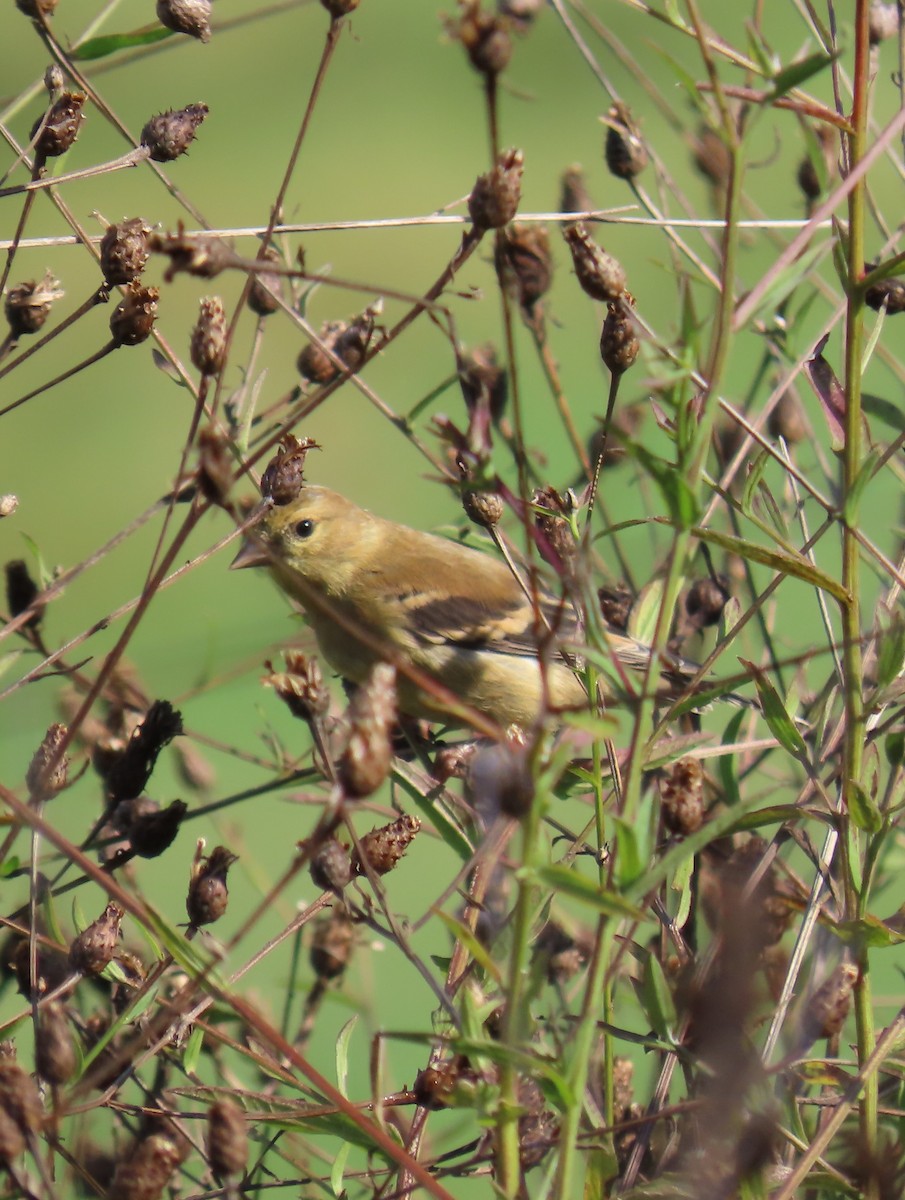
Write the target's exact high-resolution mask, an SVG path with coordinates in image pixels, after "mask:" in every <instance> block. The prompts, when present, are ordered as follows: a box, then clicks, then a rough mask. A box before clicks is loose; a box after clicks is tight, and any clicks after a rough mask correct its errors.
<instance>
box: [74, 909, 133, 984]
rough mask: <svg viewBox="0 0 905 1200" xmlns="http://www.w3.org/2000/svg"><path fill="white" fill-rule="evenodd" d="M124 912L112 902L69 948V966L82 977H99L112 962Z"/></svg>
mask: <svg viewBox="0 0 905 1200" xmlns="http://www.w3.org/2000/svg"><path fill="white" fill-rule="evenodd" d="M125 915H126V914H125V910H124V909H122V908H120V906H119V905H118V904H114V903H113V902H112V901H111V903H110V904H108V905H107V907H106V908H105V909H104V911H103V913H102V914H101V915H100V916H99V917H98V918H97V920H96V921H92V923H91V924H90V925H89V926H88V928H87V929H85V930H83V932H82V933H80V934H79V935H78V937H77V938H75V940H74V941H73V942H72V944H71V945H70V947H69V965H70V966H71V967H72V969H73V970H74V971H79V972H81V974H83V975H100V973H101V972H102V971H103V970H104V968H105V967H106V966H107V964H108V963H110V962H112V960H113V958H114V957H115V955H116V950H117V946H118V944H119V927H120V925H121V923H122V919H123V917H124V916H125Z"/></svg>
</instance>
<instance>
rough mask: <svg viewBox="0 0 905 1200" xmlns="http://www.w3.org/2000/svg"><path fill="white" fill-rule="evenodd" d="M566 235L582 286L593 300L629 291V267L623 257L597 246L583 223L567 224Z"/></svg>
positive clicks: (617, 296)
mask: <svg viewBox="0 0 905 1200" xmlns="http://www.w3.org/2000/svg"><path fill="white" fill-rule="evenodd" d="M563 236H564V237H565V239H566V242H567V243H568V246H569V250H570V251H571V254H572V265H573V266H574V267H575V274H576V276H577V278H578V282H579V283H580V284H581V287H582V289H583V290H584V291H585V292H586V293H587V294H588V295H589V296H590V297H591V298H592V299H593V300H607V301H609V300H618V299H619V297H620V296H621V295H622V294H623V293H624V292H625V269H624V267H623V266H622V264H621V263H620V262H619V260H618V259H616V258H613V256H612V255H611V254H607V252H606V251H605V250H603V249H602V248H601V247H600V246H598V245H597V243H596V242H595V241H594V239H593V238H592V237H591V235H590V233H589V232H588V228H587V226H586V225H585V224H584V223H583V222H578V223H577V224H575V225H566V226H565V228H564V229H563Z"/></svg>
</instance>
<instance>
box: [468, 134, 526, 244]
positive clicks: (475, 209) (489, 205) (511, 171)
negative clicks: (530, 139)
mask: <svg viewBox="0 0 905 1200" xmlns="http://www.w3.org/2000/svg"><path fill="white" fill-rule="evenodd" d="M524 162H525V159H524V155H523V154H522V152H521V150H504V151H503V153H502V154H501V155H500V157H499V158H498V159H497V162H496V165H495V166H494V168H493V169H492V170H491V171H488V172H487V174H486V175H479V176H478V178H477V179H476V180H475V185H474V187H473V188H472V190H471V195H470V196H469V197H468V215H469V216H470V217H471V220H472V223H473V224H474V227H475V229H476V230H477V231H478V232H479V233H486V231H487V230H488V229H502V228H503V226H504V225H508V224H509V222H510V221H511V220H513V218H514V217H515V214H516V213H517V212H518V205H519V200H520V199H521V195H522V171H523V169H524Z"/></svg>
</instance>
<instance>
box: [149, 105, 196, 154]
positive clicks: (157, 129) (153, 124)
mask: <svg viewBox="0 0 905 1200" xmlns="http://www.w3.org/2000/svg"><path fill="white" fill-rule="evenodd" d="M209 111H210V109H209V108H208V107H207V105H206V104H189V105H188V106H187V107H186V108H178V109H172V110H171V111H170V112H164V113H158V115H157V116H156V117H152V118H151V119H150V121H148V123H147V125H145V127H144V129H143V130H142V131H141V144H142V145H143V146H144V147H146V149H147V151H148V154H149V156H150V157H151V158H152V159H153V161H154V162H172V161H173V159H175V158H179V156H180V155H182V154H185V152H186V150H188V148H189V146H191V144H192V142H193V141H194V140H195V136H196V134H197V132H198V127H199V126H200V125H201V123H202V122H203V121H204V118H205V117H206V116H207V114H208V112H209Z"/></svg>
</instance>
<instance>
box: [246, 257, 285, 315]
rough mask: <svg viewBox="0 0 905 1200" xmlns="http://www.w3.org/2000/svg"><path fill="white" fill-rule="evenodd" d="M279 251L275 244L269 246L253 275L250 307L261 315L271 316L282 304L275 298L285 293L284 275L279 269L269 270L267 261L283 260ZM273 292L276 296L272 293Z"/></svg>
mask: <svg viewBox="0 0 905 1200" xmlns="http://www.w3.org/2000/svg"><path fill="white" fill-rule="evenodd" d="M281 261H282V260H281V258H280V255H279V252H278V251H277V250H275V249H274V247H273V246H268V247H267V249H266V250H265V251H264V255H263V257H262V258H261V260H260V264H261V265H260V266H259V268H258V269H257V270H256V271H255V273H254V275H253V276H252V282H251V288H250V289H249V292H248V307H249V308H250V309H251V311H252V312H253V313H257V315H258V316H259V317H269V316H272V315H273V313H275V312H276V311H277V310H278V309H279V307H280V305H279V302H278V301H277V300H276V299H275V298H274V297H275V296H282V294H283V276H282V275H281V274H280V273H279V272H277V271H268V270H267V268H266V265H265V264H266V263H279V262H281ZM271 292H273V293H274V296H272V295H271V294H270V293H271Z"/></svg>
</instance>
